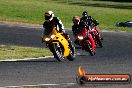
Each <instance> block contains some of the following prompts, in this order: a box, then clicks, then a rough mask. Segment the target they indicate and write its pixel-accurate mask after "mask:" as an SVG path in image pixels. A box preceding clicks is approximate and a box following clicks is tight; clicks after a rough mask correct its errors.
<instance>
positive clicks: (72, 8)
mask: <svg viewBox="0 0 132 88" xmlns="http://www.w3.org/2000/svg"><path fill="white" fill-rule="evenodd" d="M131 9H132V3H119V2H105V1H91V0H90V1H89V0H1V1H0V20H2V21H17V22H24V23H33V24H42V23H43V21H44V19H43V13H44V12H45V11H47V10H52V11H54V13H55V15H56V16H59V17H60V19H62V21H63V23H64V26H65V27H67V28H71V26H72V21H71V19H72V17H73V16H75V15H79V16H81V13H82V12H83V11H84V10H85V11H88V12H89V14H90V15H91V16H93V18H95V19H97V20H98V21H99V22H100V28H101V29H105V30H115V31H132V29H131V28H117V27H115V23H116V22H123V21H128V20H132V17H131V14H132V10H131Z"/></svg>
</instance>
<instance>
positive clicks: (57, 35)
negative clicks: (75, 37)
mask: <svg viewBox="0 0 132 88" xmlns="http://www.w3.org/2000/svg"><path fill="white" fill-rule="evenodd" d="M51 35H55V37H54V38H53V39H51V40H50V41H53V42H52V43H57V45H59V43H61V44H62V46H63V47H64V57H67V56H68V55H69V53H70V50H69V47H68V45H69V43H68V41H67V40H66V39H65V38H64V37H63V36H62V33H58V32H57V31H56V27H54V28H53V30H52V32H51V33H50V34H49V36H51ZM56 40H57V41H56ZM58 41H59V42H58Z"/></svg>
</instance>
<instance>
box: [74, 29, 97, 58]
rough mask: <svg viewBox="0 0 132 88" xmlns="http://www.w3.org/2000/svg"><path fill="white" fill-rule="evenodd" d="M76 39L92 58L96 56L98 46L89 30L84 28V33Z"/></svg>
mask: <svg viewBox="0 0 132 88" xmlns="http://www.w3.org/2000/svg"><path fill="white" fill-rule="evenodd" d="M76 39H77V41H78V43H79V45H80V46H81V47H82V50H86V51H88V52H89V53H90V55H91V56H93V55H94V54H95V47H96V45H95V42H94V39H93V38H92V35H91V34H90V31H89V30H88V29H86V28H82V31H81V32H80V33H79V34H78V35H77V36H76Z"/></svg>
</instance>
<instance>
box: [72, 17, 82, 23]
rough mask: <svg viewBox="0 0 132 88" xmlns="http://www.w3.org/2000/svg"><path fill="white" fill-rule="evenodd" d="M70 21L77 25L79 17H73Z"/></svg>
mask: <svg viewBox="0 0 132 88" xmlns="http://www.w3.org/2000/svg"><path fill="white" fill-rule="evenodd" d="M72 21H73V23H74V24H79V22H80V17H79V16H74V17H73V18H72Z"/></svg>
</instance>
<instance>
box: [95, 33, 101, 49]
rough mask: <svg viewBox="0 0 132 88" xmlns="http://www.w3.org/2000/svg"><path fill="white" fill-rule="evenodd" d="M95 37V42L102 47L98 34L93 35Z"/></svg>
mask: <svg viewBox="0 0 132 88" xmlns="http://www.w3.org/2000/svg"><path fill="white" fill-rule="evenodd" d="M95 38H96V41H97V44H98V45H99V47H100V48H102V47H103V45H102V42H101V38H100V37H99V35H95Z"/></svg>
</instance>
